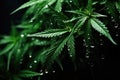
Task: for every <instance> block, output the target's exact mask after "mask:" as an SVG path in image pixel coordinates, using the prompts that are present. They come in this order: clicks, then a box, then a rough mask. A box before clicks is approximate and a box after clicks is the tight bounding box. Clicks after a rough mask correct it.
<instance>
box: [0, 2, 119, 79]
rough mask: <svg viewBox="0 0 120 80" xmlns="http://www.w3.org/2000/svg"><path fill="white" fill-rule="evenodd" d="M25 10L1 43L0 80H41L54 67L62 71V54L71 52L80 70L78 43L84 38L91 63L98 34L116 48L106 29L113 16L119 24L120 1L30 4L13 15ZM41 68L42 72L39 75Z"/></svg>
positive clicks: (71, 56) (70, 54) (86, 55)
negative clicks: (109, 19)
mask: <svg viewBox="0 0 120 80" xmlns="http://www.w3.org/2000/svg"><path fill="white" fill-rule="evenodd" d="M99 6H101V8H100V7H99ZM111 6H112V7H111ZM24 8H27V10H26V12H25V14H24V15H23V18H22V19H21V21H20V22H19V24H17V25H16V24H14V25H13V26H12V31H11V34H10V35H9V36H2V38H1V40H0V45H1V46H3V47H1V49H0V72H1V73H2V74H3V75H1V74H0V78H2V79H4V80H6V78H5V75H6V76H8V80H22V78H26V77H27V78H29V77H30V78H31V77H34V76H38V80H39V79H40V77H41V75H44V73H46V71H49V70H51V68H52V65H54V63H58V65H59V66H60V67H61V69H63V67H62V62H61V60H62V58H64V55H65V54H64V52H63V51H68V54H69V56H70V58H71V59H72V61H73V63H74V65H75V68H77V65H76V64H77V63H76V60H77V59H76V47H75V45H76V44H75V42H76V40H77V39H79V38H82V40H83V43H81V44H84V45H85V47H86V48H85V49H86V53H85V57H86V60H89V56H90V53H91V48H94V46H93V45H97V44H96V43H97V42H94V40H95V38H99V37H97V36H96V35H99V34H98V33H97V32H99V33H100V34H101V35H104V36H105V37H107V38H108V39H109V40H110V41H111V42H112V43H113V44H115V45H116V42H115V41H114V40H113V39H112V37H111V35H110V33H109V31H108V29H107V25H108V24H110V23H109V22H108V21H107V20H108V18H109V16H112V17H113V20H114V22H115V23H117V24H118V23H119V17H118V16H119V13H120V1H119V0H115V1H110V0H88V1H83V0H29V1H28V2H26V3H24V4H23V5H22V6H20V7H19V8H18V9H16V10H15V11H13V12H12V13H11V14H12V15H14V14H15V13H16V12H17V11H20V10H21V9H24ZM94 33H96V34H94ZM95 41H97V40H95ZM77 48H79V47H77ZM61 56H62V57H61ZM26 60H27V61H26ZM38 65H41V66H40V70H42V71H43V72H38V70H37V68H38Z"/></svg>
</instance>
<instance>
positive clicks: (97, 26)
mask: <svg viewBox="0 0 120 80" xmlns="http://www.w3.org/2000/svg"><path fill="white" fill-rule="evenodd" d="M91 25H92V27H93V28H94V29H95V30H97V31H98V32H100V33H101V34H103V35H104V36H106V37H107V38H108V39H109V40H110V41H111V42H112V43H113V44H116V42H115V41H114V40H113V39H112V37H111V35H110V34H109V32H108V30H107V29H106V27H105V25H104V24H103V23H102V22H101V21H100V20H98V19H95V18H93V19H91Z"/></svg>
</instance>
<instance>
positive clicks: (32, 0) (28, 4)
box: [11, 0, 45, 14]
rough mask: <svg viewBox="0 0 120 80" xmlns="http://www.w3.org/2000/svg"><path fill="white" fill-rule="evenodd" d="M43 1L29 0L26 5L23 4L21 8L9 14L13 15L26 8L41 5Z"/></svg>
mask: <svg viewBox="0 0 120 80" xmlns="http://www.w3.org/2000/svg"><path fill="white" fill-rule="evenodd" d="M44 1H45V0H30V1H29V2H27V3H24V4H23V5H22V6H20V7H19V8H17V9H16V10H15V11H13V12H12V13H11V14H14V13H15V12H17V11H19V10H21V9H24V8H26V7H29V6H32V5H35V4H38V3H42V2H44Z"/></svg>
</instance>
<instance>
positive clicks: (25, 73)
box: [18, 70, 40, 78]
mask: <svg viewBox="0 0 120 80" xmlns="http://www.w3.org/2000/svg"><path fill="white" fill-rule="evenodd" d="M18 76H19V77H24V78H26V77H27V78H28V77H34V76H40V73H38V72H34V71H30V70H22V71H20V72H19V73H18Z"/></svg>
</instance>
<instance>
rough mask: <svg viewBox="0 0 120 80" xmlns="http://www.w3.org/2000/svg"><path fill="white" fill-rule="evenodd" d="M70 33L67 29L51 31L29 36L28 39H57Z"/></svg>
mask: <svg viewBox="0 0 120 80" xmlns="http://www.w3.org/2000/svg"><path fill="white" fill-rule="evenodd" d="M67 32H68V31H67V30H65V29H50V30H45V31H43V32H40V33H35V34H28V35H27V36H28V37H43V38H50V37H57V36H60V35H63V34H65V33H67Z"/></svg>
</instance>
